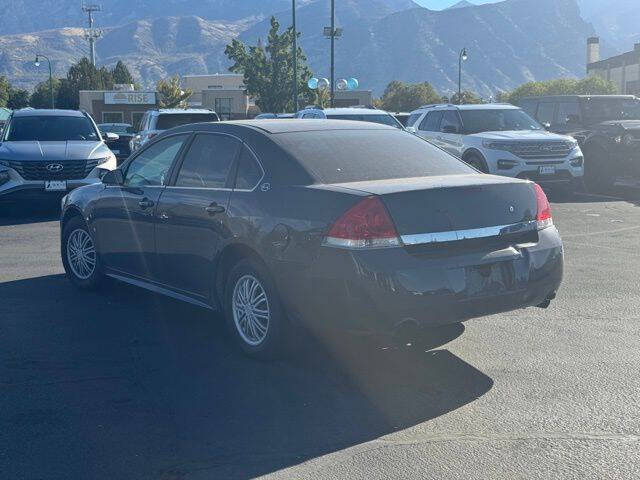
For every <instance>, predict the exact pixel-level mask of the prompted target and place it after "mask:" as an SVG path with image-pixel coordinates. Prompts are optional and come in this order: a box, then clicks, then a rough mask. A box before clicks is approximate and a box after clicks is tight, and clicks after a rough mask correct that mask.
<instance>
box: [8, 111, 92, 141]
mask: <svg viewBox="0 0 640 480" xmlns="http://www.w3.org/2000/svg"><path fill="white" fill-rule="evenodd" d="M74 140H79V141H80V140H95V141H97V140H98V133H97V132H96V130H95V128H93V125H92V124H91V122H90V121H89V119H88V118H87V117H69V116H56V115H43V116H36V115H34V116H32V117H13V119H12V120H11V122H10V124H9V126H8V131H7V133H6V141H8V142H29V141H40V142H65V141H74Z"/></svg>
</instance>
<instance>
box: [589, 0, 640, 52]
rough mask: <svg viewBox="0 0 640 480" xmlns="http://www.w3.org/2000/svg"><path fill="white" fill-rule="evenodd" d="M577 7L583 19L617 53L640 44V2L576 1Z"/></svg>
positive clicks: (637, 0) (623, 0) (633, 0)
mask: <svg viewBox="0 0 640 480" xmlns="http://www.w3.org/2000/svg"><path fill="white" fill-rule="evenodd" d="M578 5H579V6H580V11H581V13H582V16H583V17H584V19H585V20H586V21H587V22H590V23H592V24H593V26H594V28H595V30H596V33H597V34H598V35H599V36H601V37H602V39H603V40H604V41H605V42H607V43H608V44H610V45H612V46H613V47H614V48H615V49H616V50H618V52H628V51H630V50H632V49H633V44H634V43H637V42H640V0H614V1H613V2H603V1H602V0H578Z"/></svg>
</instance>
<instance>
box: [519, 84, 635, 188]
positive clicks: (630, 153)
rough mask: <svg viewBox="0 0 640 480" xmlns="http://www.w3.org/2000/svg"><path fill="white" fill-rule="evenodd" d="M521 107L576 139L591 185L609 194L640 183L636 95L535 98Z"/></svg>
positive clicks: (524, 102)
mask: <svg viewBox="0 0 640 480" xmlns="http://www.w3.org/2000/svg"><path fill="white" fill-rule="evenodd" d="M520 106H521V107H522V108H523V109H524V110H525V111H526V112H528V113H529V114H530V115H532V116H533V117H534V118H536V119H538V121H539V122H541V123H543V124H546V125H547V126H548V128H549V129H550V130H551V131H553V132H558V133H562V134H565V135H571V136H572V137H574V138H575V139H576V140H577V141H578V142H579V143H580V146H581V148H582V151H583V152H584V156H585V183H586V184H587V187H589V188H590V189H593V190H607V189H609V188H610V187H612V186H613V185H614V184H615V183H616V181H618V182H623V183H627V182H631V183H633V184H638V183H639V182H640V99H638V98H636V97H634V96H631V95H561V96H547V97H530V98H524V99H522V100H521V101H520Z"/></svg>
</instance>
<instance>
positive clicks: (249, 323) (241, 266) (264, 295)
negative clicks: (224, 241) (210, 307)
mask: <svg viewBox="0 0 640 480" xmlns="http://www.w3.org/2000/svg"><path fill="white" fill-rule="evenodd" d="M224 314H225V319H226V323H227V327H228V329H229V332H230V333H231V335H232V337H233V338H234V341H235V343H236V344H237V345H238V347H239V348H240V349H241V350H242V351H243V352H244V353H245V354H246V355H248V356H250V357H253V358H255V359H258V360H271V359H274V358H277V357H280V356H282V354H283V353H284V344H285V342H284V336H285V335H284V331H285V327H286V323H287V321H286V316H285V313H284V309H283V308H282V304H281V301H280V296H279V294H278V291H277V289H276V287H275V283H274V282H273V280H272V278H271V275H270V274H269V272H268V271H267V268H266V267H265V266H264V265H263V264H262V263H261V262H259V261H257V260H254V259H251V258H245V259H242V260H240V261H239V262H238V263H236V264H235V265H234V266H233V268H232V269H231V271H230V272H229V275H228V276H227V280H226V285H225V289H224Z"/></svg>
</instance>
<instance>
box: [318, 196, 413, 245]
mask: <svg viewBox="0 0 640 480" xmlns="http://www.w3.org/2000/svg"><path fill="white" fill-rule="evenodd" d="M324 244H325V245H330V246H333V247H342V248H380V247H397V246H399V245H400V238H398V232H397V231H396V227H395V225H394V224H393V220H391V217H390V216H389V212H387V209H386V208H385V206H384V205H383V204H382V202H381V201H380V199H379V198H377V197H367V198H365V199H364V200H361V201H360V202H358V203H357V204H356V205H354V206H353V207H351V208H350V209H349V210H347V211H346V212H345V214H344V215H342V217H340V218H339V219H338V221H337V222H336V223H334V224H333V226H332V227H331V230H329V233H328V234H327V237H326V238H325V241H324Z"/></svg>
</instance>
